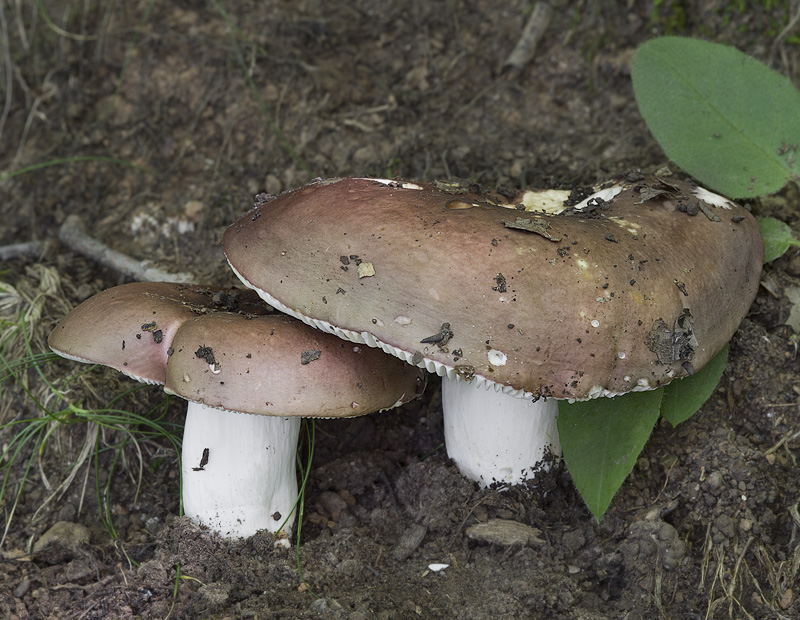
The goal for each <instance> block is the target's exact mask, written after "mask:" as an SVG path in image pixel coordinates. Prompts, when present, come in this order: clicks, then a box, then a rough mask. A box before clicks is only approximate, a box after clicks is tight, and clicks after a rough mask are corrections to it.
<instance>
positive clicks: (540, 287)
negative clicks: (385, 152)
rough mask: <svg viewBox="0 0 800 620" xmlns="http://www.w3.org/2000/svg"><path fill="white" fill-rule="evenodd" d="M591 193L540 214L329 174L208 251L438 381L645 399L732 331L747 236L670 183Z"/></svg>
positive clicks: (749, 229)
mask: <svg viewBox="0 0 800 620" xmlns="http://www.w3.org/2000/svg"><path fill="white" fill-rule="evenodd" d="M615 192H617V193H616V195H614V194H615ZM604 196H606V197H607V199H606V200H602V199H596V200H594V201H593V202H592V203H591V204H590V205H588V206H586V207H585V208H583V209H580V210H575V209H569V208H568V209H566V210H565V211H564V212H562V213H561V214H559V215H552V214H548V213H543V212H542V213H536V212H526V211H524V210H523V211H514V210H509V209H506V208H501V207H499V206H497V204H494V203H493V202H495V201H496V200H497V199H496V197H495V198H492V197H488V196H484V195H479V194H475V193H470V192H468V191H462V190H457V189H451V190H448V191H443V190H441V189H439V188H437V187H434V186H431V185H426V184H411V183H401V182H388V181H377V180H371V179H333V180H328V181H321V182H317V183H313V184H311V185H308V186H306V187H303V188H300V189H298V190H295V191H293V192H289V193H285V194H283V195H281V196H280V197H279V198H277V199H275V200H272V201H270V202H267V203H265V204H261V205H259V206H258V207H257V208H255V209H254V210H252V211H251V212H249V213H247V214H246V215H244V216H243V217H242V218H241V219H240V220H239V221H237V222H236V223H234V224H233V225H232V226H231V227H230V228H229V229H228V230H227V231H226V233H225V237H224V246H225V253H226V255H227V257H228V261H229V262H230V264H231V266H232V267H233V268H234V270H235V271H236V272H237V273H238V275H239V276H240V277H241V278H242V280H243V281H244V282H245V283H246V284H247V285H248V286H251V287H254V288H256V289H257V290H260V291H263V293H262V297H264V298H265V299H267V300H268V301H269V302H270V303H272V304H273V305H276V307H278V308H279V309H281V310H284V311H287V312H290V313H293V314H294V315H295V316H299V317H301V318H304V320H307V321H308V322H311V323H312V324H314V325H315V326H317V327H320V328H322V329H326V330H328V331H332V332H334V333H337V334H339V335H341V336H342V337H346V338H350V339H354V340H359V339H361V340H362V341H365V342H367V343H368V344H374V345H379V346H382V347H383V348H384V349H385V350H387V351H391V352H393V353H395V354H396V355H398V356H401V357H402V358H403V359H406V360H408V361H411V362H412V363H414V364H415V365H418V366H424V367H426V368H428V369H429V370H435V371H436V372H438V373H439V374H443V375H444V374H447V375H448V376H451V377H453V376H456V375H460V376H461V377H462V378H470V377H475V378H477V379H478V380H488V381H493V382H496V383H498V384H501V385H503V386H506V387H505V388H504V389H505V390H506V391H510V390H519V391H524V392H529V393H532V394H540V395H545V396H552V397H555V398H578V399H581V398H587V397H593V396H598V395H602V394H618V393H624V392H628V391H630V390H631V389H649V388H655V387H657V386H658V385H661V384H663V383H666V382H669V381H670V380H672V378H674V377H679V376H685V375H687V373H690V372H692V370H693V369H699V368H701V367H702V366H703V365H704V364H705V363H706V362H707V361H708V360H709V359H711V357H713V356H714V355H715V354H716V353H717V352H718V351H719V350H720V349H721V348H722V346H723V345H724V344H725V343H726V342H727V341H728V340H729V339H730V337H731V336H732V335H733V333H734V331H735V330H736V328H737V326H738V325H739V322H740V321H741V319H742V318H743V317H744V316H745V314H746V312H747V310H748V308H749V306H750V304H751V302H752V300H753V298H754V296H755V294H756V291H757V289H758V282H759V274H760V270H761V263H762V255H763V245H762V242H761V237H760V235H759V231H758V227H757V225H756V222H755V220H754V218H753V217H752V216H751V215H750V213H749V212H748V211H746V210H745V209H743V208H741V207H739V206H736V205H733V204H726V205H722V202H723V199H721V198H720V197H716V196H713V195H711V194H710V193H708V192H705V190H701V189H700V188H697V187H696V186H693V185H691V184H689V183H686V182H683V181H678V180H675V179H673V178H672V177H667V178H659V177H648V178H643V177H638V178H636V177H631V178H629V179H628V180H627V181H623V182H621V183H620V185H619V187H618V188H616V189H614V190H612V191H606V192H605V194H604ZM612 196H613V197H612ZM717 199H719V201H717ZM717 202H718V203H719V204H715V203H717ZM512 204H513V203H512ZM721 205H722V206H721Z"/></svg>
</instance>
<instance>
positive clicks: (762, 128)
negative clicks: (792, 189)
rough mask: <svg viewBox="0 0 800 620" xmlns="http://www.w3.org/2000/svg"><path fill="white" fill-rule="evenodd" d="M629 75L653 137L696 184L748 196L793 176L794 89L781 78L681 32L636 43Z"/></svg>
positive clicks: (798, 132)
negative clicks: (680, 34) (676, 34)
mask: <svg viewBox="0 0 800 620" xmlns="http://www.w3.org/2000/svg"><path fill="white" fill-rule="evenodd" d="M631 73H632V77H633V90H634V93H635V95H636V102H637V103H638V105H639V111H640V112H641V114H642V116H643V117H644V120H645V121H646V122H647V126H648V127H649V128H650V131H651V132H652V133H653V136H655V138H656V140H658V143H659V144H660V145H661V147H662V148H663V149H664V151H665V152H666V154H667V155H668V156H669V157H670V158H671V159H672V160H673V161H674V162H675V163H676V164H678V165H679V166H680V167H681V168H683V169H684V170H686V172H688V173H689V174H691V175H692V176H694V177H695V178H696V179H698V180H699V181H700V182H701V183H703V184H705V185H707V186H709V187H710V188H711V189H714V190H716V191H718V192H720V193H722V194H725V195H726V196H730V197H733V198H746V197H750V196H758V195H762V194H768V193H771V192H775V191H777V190H779V189H780V188H781V187H782V186H783V185H784V184H785V183H786V181H787V180H788V179H791V178H794V179H797V178H798V174H800V164H798V161H797V156H798V153H797V148H798V145H800V93H798V91H797V89H795V87H794V86H793V85H792V83H791V82H790V81H789V80H788V79H786V78H785V77H783V76H781V75H779V74H778V73H776V72H774V71H772V70H771V69H769V68H768V67H766V66H765V65H763V64H761V63H760V62H758V61H757V60H755V59H753V58H750V57H749V56H747V55H745V54H743V53H742V52H739V51H738V50H736V49H734V48H732V47H728V46H725V45H718V44H715V43H708V42H706V41H699V40H696V39H688V38H682V37H662V38H658V39H653V40H651V41H648V42H647V43H645V44H644V45H642V46H641V47H639V49H638V50H636V53H635V54H634V57H633V64H632V67H631Z"/></svg>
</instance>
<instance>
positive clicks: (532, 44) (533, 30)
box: [503, 2, 553, 71]
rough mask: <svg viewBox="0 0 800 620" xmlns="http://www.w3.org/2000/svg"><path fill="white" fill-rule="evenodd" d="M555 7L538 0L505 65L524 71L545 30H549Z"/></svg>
mask: <svg viewBox="0 0 800 620" xmlns="http://www.w3.org/2000/svg"><path fill="white" fill-rule="evenodd" d="M552 12H553V9H552V8H551V7H550V5H549V4H548V3H547V2H537V3H536V4H535V5H534V6H533V12H532V13H531V16H530V18H529V19H528V23H527V24H525V28H524V29H523V31H522V36H520V38H519V41H517V44H516V45H515V46H514V49H513V51H512V52H511V53H510V54H509V55H508V58H506V61H505V63H503V67H504V68H506V67H513V68H514V69H518V70H519V71H522V70H523V69H524V68H525V65H527V64H528V63H529V62H530V60H531V58H533V55H534V54H535V53H536V46H537V45H538V43H539V39H541V38H542V35H543V34H544V31H545V30H547V25H548V24H549V23H550V14H551V13H552Z"/></svg>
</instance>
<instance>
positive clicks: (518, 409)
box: [442, 377, 561, 486]
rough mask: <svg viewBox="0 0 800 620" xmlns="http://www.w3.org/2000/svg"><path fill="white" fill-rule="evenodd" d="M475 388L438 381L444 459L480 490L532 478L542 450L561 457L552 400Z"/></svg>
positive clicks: (449, 380) (469, 383) (471, 385)
mask: <svg viewBox="0 0 800 620" xmlns="http://www.w3.org/2000/svg"><path fill="white" fill-rule="evenodd" d="M475 383H476V382H474V381H456V380H454V379H448V378H447V377H443V378H442V408H443V411H444V438H445V444H446V446H447V455H448V456H449V457H450V458H451V459H453V461H455V463H456V465H457V466H458V469H459V470H461V473H462V474H464V475H465V476H467V477H468V478H471V479H472V480H475V481H476V482H479V483H481V484H482V485H483V486H489V485H491V484H492V483H494V482H499V483H509V484H517V483H520V482H522V481H524V480H530V479H533V478H534V477H535V474H536V471H535V468H534V466H535V465H536V464H537V463H538V462H539V461H541V460H542V457H543V456H544V455H545V453H546V451H548V450H549V451H550V452H552V453H553V454H555V455H560V454H561V443H560V442H559V440H558V428H557V426H556V418H557V416H558V403H557V401H556V400H555V399H553V398H548V399H544V398H540V399H538V400H536V401H534V400H533V399H531V398H518V397H515V396H512V395H509V394H503V392H502V391H500V392H496V391H495V390H494V389H492V387H488V389H487V386H486V385H485V384H483V385H477V386H476V384H475Z"/></svg>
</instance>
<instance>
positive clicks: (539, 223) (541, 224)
mask: <svg viewBox="0 0 800 620" xmlns="http://www.w3.org/2000/svg"><path fill="white" fill-rule="evenodd" d="M503 224H505V226H506V228H516V229H517V230H526V231H528V232H532V233H535V234H537V235H540V236H542V237H544V238H545V239H549V240H550V241H555V242H559V241H561V237H556V236H555V235H553V234H551V233H549V232H548V231H549V230H550V228H551V226H550V224H549V223H548V222H547V221H546V220H544V219H542V218H541V217H518V218H515V219H514V221H513V222H509V221H508V220H503Z"/></svg>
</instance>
